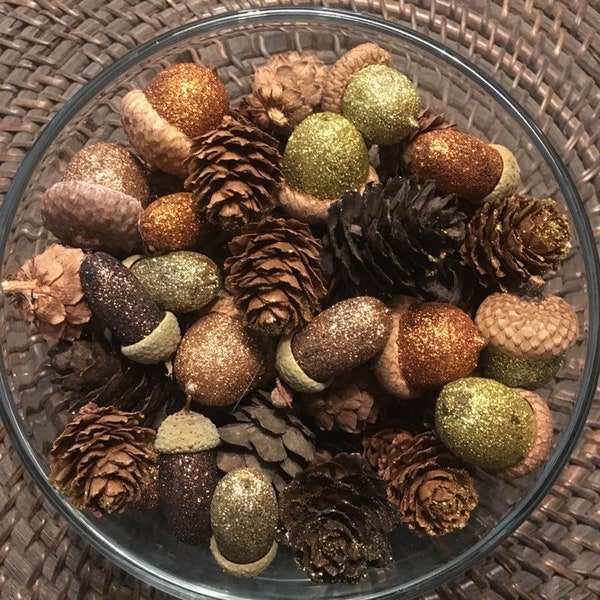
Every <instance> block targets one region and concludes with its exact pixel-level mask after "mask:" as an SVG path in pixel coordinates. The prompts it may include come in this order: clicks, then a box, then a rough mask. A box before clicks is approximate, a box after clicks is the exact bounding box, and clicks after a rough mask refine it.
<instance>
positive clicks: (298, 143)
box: [282, 113, 369, 200]
mask: <svg viewBox="0 0 600 600" xmlns="http://www.w3.org/2000/svg"><path fill="white" fill-rule="evenodd" d="M282 169H283V175H284V178H285V181H286V183H287V185H289V186H290V187H291V188H292V189H294V190H297V191H300V192H304V193H307V194H311V195H313V196H315V197H316V198H319V199H323V200H326V199H332V198H339V197H340V196H341V195H342V194H343V193H344V192H349V191H353V190H357V189H358V188H359V187H360V186H361V185H362V184H363V183H365V181H366V179H367V175H368V173H369V155H368V152H367V146H366V145H365V142H364V139H363V137H362V135H361V134H360V132H359V131H358V129H356V127H355V126H354V125H352V123H350V121H348V119H345V118H344V117H342V116H341V115H337V114H334V113H317V114H314V115H311V116H310V117H307V118H306V119H304V121H302V123H300V124H299V125H298V126H297V127H296V129H294V131H293V133H292V135H291V136H290V138H289V140H288V143H287V145H286V147H285V151H284V155H283V160H282Z"/></svg>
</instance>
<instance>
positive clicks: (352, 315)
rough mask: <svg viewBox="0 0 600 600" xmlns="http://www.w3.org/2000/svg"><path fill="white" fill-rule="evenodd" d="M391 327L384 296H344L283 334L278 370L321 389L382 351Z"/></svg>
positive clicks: (300, 385)
mask: <svg viewBox="0 0 600 600" xmlns="http://www.w3.org/2000/svg"><path fill="white" fill-rule="evenodd" d="M391 328H392V319H391V316H390V314H389V310H388V309H387V308H386V307H385V305H384V304H383V303H382V302H381V301H380V300H377V299H376V298H372V297H369V296H358V297H356V298H350V299H349V300H342V301H341V302H338V303H336V304H334V305H333V306H330V307H329V308H328V309H326V310H324V311H323V312H321V313H319V314H318V315H317V316H316V317H315V318H314V319H313V320H312V321H311V322H310V323H308V324H307V325H305V326H304V327H303V328H301V329H299V330H297V331H296V332H295V333H294V334H292V335H291V336H286V337H284V338H282V339H281V341H280V343H279V346H278V348H277V363H276V366H277V371H278V373H279V375H280V377H281V378H282V379H284V380H285V382H286V383H287V384H288V385H289V386H290V387H291V388H293V389H295V390H297V391H300V392H319V391H321V390H323V389H325V388H326V387H328V386H329V385H330V384H331V383H332V381H333V379H334V378H335V377H337V376H339V375H342V374H345V373H349V372H350V371H351V370H352V369H355V368H356V367H358V366H360V365H362V364H364V363H366V362H367V361H369V360H370V359H371V358H373V357H374V356H375V355H376V354H377V353H378V352H380V351H381V349H382V348H383V346H384V344H385V342H386V340H387V338H388V336H389V335H390V331H391Z"/></svg>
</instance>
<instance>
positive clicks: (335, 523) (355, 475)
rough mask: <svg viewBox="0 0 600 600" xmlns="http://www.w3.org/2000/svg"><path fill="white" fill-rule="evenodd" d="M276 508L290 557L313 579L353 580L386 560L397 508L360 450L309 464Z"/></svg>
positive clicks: (349, 581) (281, 497) (330, 580)
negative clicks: (387, 497)
mask: <svg viewBox="0 0 600 600" xmlns="http://www.w3.org/2000/svg"><path fill="white" fill-rule="evenodd" d="M279 510H280V518H281V523H282V525H283V527H284V528H285V530H286V533H285V541H286V542H287V544H288V545H289V546H290V547H291V549H292V551H293V553H294V560H295V561H296V563H297V564H298V566H299V567H300V568H301V569H302V570H303V571H305V572H306V574H307V575H308V576H309V577H310V578H311V579H313V580H314V581H325V582H335V581H344V582H347V583H357V582H358V581H359V580H360V579H361V578H363V577H365V576H366V574H367V568H368V567H369V566H371V565H373V566H380V565H382V564H384V563H385V562H387V561H389V560H390V557H391V548H390V543H389V540H388V538H387V535H386V534H388V533H390V532H391V531H392V530H393V529H394V527H395V526H396V523H397V516H396V511H395V510H394V509H393V507H392V506H391V505H390V504H389V503H388V502H387V500H386V498H385V490H384V486H383V482H382V481H381V480H380V479H379V478H378V477H377V475H376V474H375V473H374V472H373V471H372V470H371V468H370V467H369V465H368V463H367V462H366V461H365V460H364V459H363V458H362V457H361V456H360V454H337V455H336V456H335V457H334V458H333V459H331V460H329V461H324V462H320V463H317V464H314V465H312V466H310V467H309V468H308V469H306V470H305V471H303V472H302V473H300V474H299V475H298V476H297V477H295V478H294V480H293V481H292V482H291V483H290V484H289V485H288V486H287V487H286V488H285V489H284V491H283V492H282V494H281V496H280V500H279Z"/></svg>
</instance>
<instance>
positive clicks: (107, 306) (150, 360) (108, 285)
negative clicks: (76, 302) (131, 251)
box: [79, 252, 181, 364]
mask: <svg viewBox="0 0 600 600" xmlns="http://www.w3.org/2000/svg"><path fill="white" fill-rule="evenodd" d="M79 279H80V281H81V287H82V289H83V293H84V295H85V298H86V300H87V303H88V305H89V307H90V309H91V310H92V313H94V314H95V315H97V316H98V317H99V318H100V319H101V320H102V321H103V322H104V323H105V324H106V326H107V327H108V328H109V329H110V330H111V331H112V332H113V333H114V335H115V336H116V337H117V338H118V339H119V341H120V342H121V344H122V345H121V352H122V353H123V354H124V355H125V356H126V357H127V358H129V359H131V360H133V361H135V362H139V363H142V364H155V363H160V362H163V361H166V360H168V359H169V358H170V357H171V355H172V354H173V353H174V352H175V350H176V348H177V345H178V344H179V341H180V339H181V334H180V330H179V323H178V322H177V319H176V318H175V315H173V313H170V312H165V311H163V310H161V309H160V308H159V307H158V305H157V304H156V302H155V301H154V299H153V298H152V297H151V296H150V295H149V294H148V292H147V291H146V290H145V289H144V287H143V286H142V284H141V283H140V282H139V281H138V280H137V279H136V277H135V276H134V275H133V274H132V273H131V272H130V271H129V270H128V269H127V268H126V267H125V266H124V265H123V264H122V263H121V262H120V261H118V260H117V259H116V258H114V257H112V256H110V255H109V254H106V253H105V252H95V253H93V254H88V256H87V257H86V258H85V259H84V261H83V262H82V263H81V267H80V269H79Z"/></svg>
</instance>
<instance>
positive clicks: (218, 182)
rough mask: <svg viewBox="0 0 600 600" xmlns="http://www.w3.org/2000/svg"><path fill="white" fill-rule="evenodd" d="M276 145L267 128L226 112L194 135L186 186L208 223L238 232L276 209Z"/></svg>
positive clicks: (187, 164)
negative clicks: (216, 124) (213, 125)
mask: <svg viewBox="0 0 600 600" xmlns="http://www.w3.org/2000/svg"><path fill="white" fill-rule="evenodd" d="M277 146H278V142H277V140H276V139H275V138H273V137H271V136H270V135H269V134H268V133H265V132H264V131H262V130H261V129H259V128H258V127H256V126H255V125H252V124H251V123H249V122H247V121H245V120H244V119H243V118H242V117H240V120H238V119H235V118H234V117H232V116H230V115H226V116H225V117H224V118H223V122H222V123H221V126H220V127H218V128H217V129H213V130H211V131H209V132H208V133H205V134H204V135H201V136H200V137H197V138H196V139H195V140H194V142H193V144H192V149H191V154H190V156H189V157H188V159H187V160H186V167H187V170H188V173H189V176H188V177H187V179H186V180H185V187H186V189H187V190H188V191H190V192H191V193H192V195H193V197H194V200H195V201H196V202H197V203H198V207H199V209H200V211H201V212H203V213H205V214H206V219H207V220H208V221H209V222H210V223H213V224H214V225H217V226H219V227H221V228H222V229H225V230H227V231H238V230H239V229H241V228H242V227H243V226H245V225H247V224H248V223H250V222H254V221H258V220H260V219H261V218H262V217H263V216H264V215H265V214H267V213H269V212H270V211H271V210H272V209H273V208H274V206H275V199H276V197H277V185H278V183H279V181H280V180H281V167H280V160H281V155H280V154H279V150H278V148H277Z"/></svg>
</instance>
